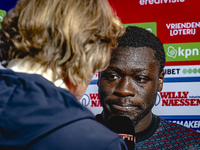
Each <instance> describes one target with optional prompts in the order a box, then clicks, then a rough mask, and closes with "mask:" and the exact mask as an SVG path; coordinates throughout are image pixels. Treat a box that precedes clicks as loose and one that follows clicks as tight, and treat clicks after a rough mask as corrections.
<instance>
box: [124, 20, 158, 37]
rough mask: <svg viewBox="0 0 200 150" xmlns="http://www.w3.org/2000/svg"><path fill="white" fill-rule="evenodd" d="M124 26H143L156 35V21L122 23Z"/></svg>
mask: <svg viewBox="0 0 200 150" xmlns="http://www.w3.org/2000/svg"><path fill="white" fill-rule="evenodd" d="M124 26H126V27H127V26H137V27H140V28H144V29H146V30H148V31H150V32H151V33H153V34H154V35H157V24H156V22H146V23H130V24H124Z"/></svg>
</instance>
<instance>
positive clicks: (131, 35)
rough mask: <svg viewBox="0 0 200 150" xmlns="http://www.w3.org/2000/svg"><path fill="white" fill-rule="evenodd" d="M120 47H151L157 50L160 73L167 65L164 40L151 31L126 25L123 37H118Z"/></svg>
mask: <svg viewBox="0 0 200 150" xmlns="http://www.w3.org/2000/svg"><path fill="white" fill-rule="evenodd" d="M117 40H118V47H120V48H125V47H134V48H137V47H149V48H152V49H153V50H154V51H155V54H154V55H155V58H156V59H157V61H158V62H159V64H158V65H159V66H160V73H161V72H162V71H163V68H164V66H165V51H164V47H163V44H162V42H161V41H160V39H159V38H158V37H156V36H155V35H154V34H153V33H151V32H150V31H148V30H146V29H143V28H140V27H136V26H128V27H126V32H125V34H124V35H123V36H122V37H119V38H118V39H117Z"/></svg>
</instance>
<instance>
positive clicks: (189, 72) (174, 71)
mask: <svg viewBox="0 0 200 150" xmlns="http://www.w3.org/2000/svg"><path fill="white" fill-rule="evenodd" d="M164 71H165V78H167V77H200V65H192V66H165V67H164Z"/></svg>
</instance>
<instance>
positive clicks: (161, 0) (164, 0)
mask: <svg viewBox="0 0 200 150" xmlns="http://www.w3.org/2000/svg"><path fill="white" fill-rule="evenodd" d="M180 2H185V0H140V1H139V4H140V5H153V4H170V3H180Z"/></svg>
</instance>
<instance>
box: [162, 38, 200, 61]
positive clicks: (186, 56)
mask: <svg viewBox="0 0 200 150" xmlns="http://www.w3.org/2000/svg"><path fill="white" fill-rule="evenodd" d="M163 46H164V49H165V54H166V61H188V60H200V42H197V43H176V44H163Z"/></svg>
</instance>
